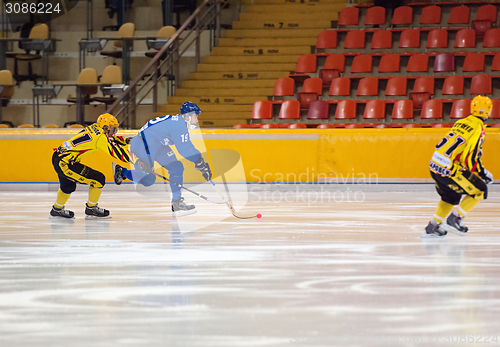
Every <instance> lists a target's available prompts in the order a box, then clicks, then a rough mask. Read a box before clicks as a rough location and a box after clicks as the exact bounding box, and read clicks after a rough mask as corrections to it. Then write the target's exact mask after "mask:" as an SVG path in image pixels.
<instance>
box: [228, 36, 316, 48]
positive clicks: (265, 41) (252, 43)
mask: <svg viewBox="0 0 500 347" xmlns="http://www.w3.org/2000/svg"><path fill="white" fill-rule="evenodd" d="M316 39H317V37H298V38H276V37H270V38H254V37H251V38H234V37H231V38H222V39H220V40H219V47H247V48H252V47H261V46H262V47H272V49H277V47H282V46H289V47H292V46H309V47H310V46H314V45H316Z"/></svg>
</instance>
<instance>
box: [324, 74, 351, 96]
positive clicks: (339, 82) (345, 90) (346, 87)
mask: <svg viewBox="0 0 500 347" xmlns="http://www.w3.org/2000/svg"><path fill="white" fill-rule="evenodd" d="M349 95H351V80H350V78H349V77H338V78H334V79H333V80H332V84H331V85H330V90H329V91H328V96H349Z"/></svg>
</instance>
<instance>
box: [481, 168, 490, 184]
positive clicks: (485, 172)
mask: <svg viewBox="0 0 500 347" xmlns="http://www.w3.org/2000/svg"><path fill="white" fill-rule="evenodd" d="M479 176H481V178H482V179H483V180H484V182H485V183H486V184H490V183H492V182H493V175H492V174H491V172H489V171H488V170H486V169H483V171H481V173H480V174H479Z"/></svg>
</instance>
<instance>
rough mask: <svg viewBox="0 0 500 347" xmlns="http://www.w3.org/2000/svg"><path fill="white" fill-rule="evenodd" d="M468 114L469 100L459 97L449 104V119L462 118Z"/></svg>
mask: <svg viewBox="0 0 500 347" xmlns="http://www.w3.org/2000/svg"><path fill="white" fill-rule="evenodd" d="M469 115H470V100H466V99H460V100H455V101H454V102H453V106H451V113H450V119H462V118H466V117H468V116H469Z"/></svg>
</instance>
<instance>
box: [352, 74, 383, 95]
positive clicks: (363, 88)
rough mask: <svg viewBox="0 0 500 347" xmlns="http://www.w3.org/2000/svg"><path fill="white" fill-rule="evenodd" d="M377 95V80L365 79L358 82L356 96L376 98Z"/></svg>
mask: <svg viewBox="0 0 500 347" xmlns="http://www.w3.org/2000/svg"><path fill="white" fill-rule="evenodd" d="M377 95H378V78H376V77H365V78H362V79H361V80H360V81H359V85H358V90H357V91H356V96H377Z"/></svg>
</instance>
